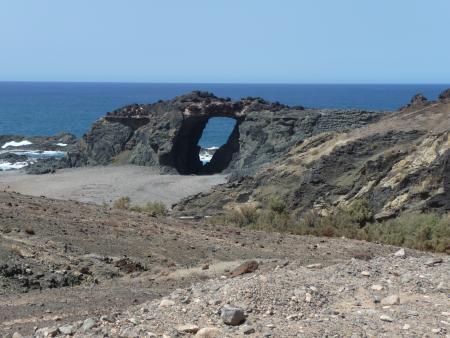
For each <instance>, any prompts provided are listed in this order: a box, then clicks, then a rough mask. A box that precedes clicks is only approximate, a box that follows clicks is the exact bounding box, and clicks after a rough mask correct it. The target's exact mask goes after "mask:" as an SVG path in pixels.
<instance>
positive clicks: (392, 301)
mask: <svg viewBox="0 0 450 338" xmlns="http://www.w3.org/2000/svg"><path fill="white" fill-rule="evenodd" d="M397 304H400V296H399V295H389V296H387V297H385V298H383V299H382V300H381V305H397Z"/></svg>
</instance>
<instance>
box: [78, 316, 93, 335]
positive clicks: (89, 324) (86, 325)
mask: <svg viewBox="0 0 450 338" xmlns="http://www.w3.org/2000/svg"><path fill="white" fill-rule="evenodd" d="M94 326H95V320H94V319H92V318H88V319H86V320H85V321H84V322H83V325H82V326H81V330H82V331H83V332H86V331H89V330H90V329H92V328H93V327H94Z"/></svg>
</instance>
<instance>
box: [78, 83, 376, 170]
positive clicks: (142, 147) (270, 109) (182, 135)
mask: <svg viewBox="0 0 450 338" xmlns="http://www.w3.org/2000/svg"><path fill="white" fill-rule="evenodd" d="M380 116H381V113H378V112H366V111H361V110H317V109H304V108H303V107H288V106H285V105H282V104H279V103H270V102H267V101H265V100H263V99H261V98H244V99H241V100H239V101H232V100H230V99H223V98H218V97H216V96H214V95H213V94H211V93H206V92H192V93H190V94H187V95H183V96H179V97H176V98H174V99H172V100H168V101H159V102H157V103H154V104H148V105H131V106H127V107H124V108H121V109H118V110H116V111H113V112H111V113H108V114H107V115H106V116H105V117H103V118H101V119H100V120H98V121H97V122H96V123H94V125H93V126H92V128H91V130H90V131H89V132H88V133H87V134H86V135H84V137H83V139H82V141H81V142H80V154H81V156H80V157H79V159H78V160H77V165H83V164H87V165H104V164H110V163H122V164H124V163H127V164H137V165H144V166H152V167H157V168H159V169H160V170H161V172H163V173H179V174H212V173H218V172H225V173H229V172H232V171H234V172H236V173H238V175H241V173H242V172H244V173H246V174H249V173H254V172H255V171H256V169H258V168H260V167H261V166H262V165H263V164H267V163H270V162H272V161H273V160H274V159H276V158H278V157H279V156H280V155H281V154H283V153H285V152H286V151H288V150H289V149H290V148H292V147H293V146H295V145H296V144H299V143H300V142H302V141H303V140H304V139H306V138H308V137H311V136H313V135H316V134H320V133H323V132H327V131H346V130H350V129H354V128H358V127H361V126H363V125H365V124H367V123H370V122H374V121H376V120H378V119H379V117H380ZM213 117H229V118H233V119H235V120H236V126H235V128H234V130H233V131H232V133H231V135H230V137H229V139H228V142H227V143H226V144H224V145H223V146H222V147H221V148H219V149H218V150H217V151H216V153H215V154H214V156H213V158H212V160H211V162H210V163H209V164H207V165H203V164H202V162H201V161H200V160H199V151H200V147H199V146H198V141H199V139H200V137H201V135H202V132H203V130H204V128H205V126H206V124H207V122H208V120H209V119H210V118H213Z"/></svg>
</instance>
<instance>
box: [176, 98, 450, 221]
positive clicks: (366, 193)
mask: <svg viewBox="0 0 450 338" xmlns="http://www.w3.org/2000/svg"><path fill="white" fill-rule="evenodd" d="M449 162H450V104H448V103H445V102H432V104H430V105H427V106H426V107H423V106H420V107H416V109H412V107H411V109H408V110H401V111H398V112H394V113H389V114H386V115H384V116H383V117H382V118H381V119H380V120H379V121H378V122H375V123H372V124H370V125H367V126H365V127H364V128H360V129H357V130H353V131H350V132H344V133H342V132H328V133H326V132H325V133H318V135H316V136H312V137H309V138H306V139H305V140H304V141H303V142H300V143H299V144H297V145H294V146H292V147H291V148H290V150H289V151H288V152H285V153H281V155H280V156H279V157H278V158H277V159H276V160H273V161H272V162H271V163H270V164H268V165H267V166H265V167H264V168H263V169H260V170H258V171H257V172H256V174H254V175H249V176H241V177H235V178H234V177H231V181H230V182H229V183H227V184H224V185H221V186H218V187H216V188H214V189H212V191H210V192H205V193H200V194H197V195H195V196H192V197H189V198H186V199H185V200H183V201H181V202H179V203H178V204H177V205H175V206H174V210H175V213H178V214H180V215H214V214H217V213H223V212H224V210H228V209H233V208H236V207H239V206H240V205H241V204H243V203H247V204H249V205H252V206H257V207H261V208H266V207H267V204H268V203H267V201H269V200H270V199H271V198H273V197H276V198H278V199H279V200H281V201H283V203H284V205H285V207H286V210H289V211H291V212H294V213H295V214H296V215H297V216H299V217H303V216H304V215H305V213H307V212H310V211H314V212H315V213H317V214H319V215H328V214H332V213H333V212H334V211H335V210H338V209H339V208H341V207H344V208H345V207H346V206H349V205H351V203H353V202H356V201H364V202H366V203H367V204H368V206H369V207H370V209H371V210H372V211H373V216H374V219H376V220H383V219H388V218H392V217H396V216H398V215H400V214H401V213H403V212H407V211H420V212H421V211H437V212H448V210H450V204H449V203H450V202H449V201H450V195H449V194H450V164H449ZM233 178H234V179H233Z"/></svg>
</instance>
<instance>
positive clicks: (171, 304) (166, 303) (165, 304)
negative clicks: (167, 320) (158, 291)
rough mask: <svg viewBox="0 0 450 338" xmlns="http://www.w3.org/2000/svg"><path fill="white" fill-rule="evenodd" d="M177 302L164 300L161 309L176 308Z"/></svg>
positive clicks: (160, 305)
mask: <svg viewBox="0 0 450 338" xmlns="http://www.w3.org/2000/svg"><path fill="white" fill-rule="evenodd" d="M174 305H175V302H174V301H173V300H171V299H163V300H162V301H161V303H159V307H170V306H174Z"/></svg>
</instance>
